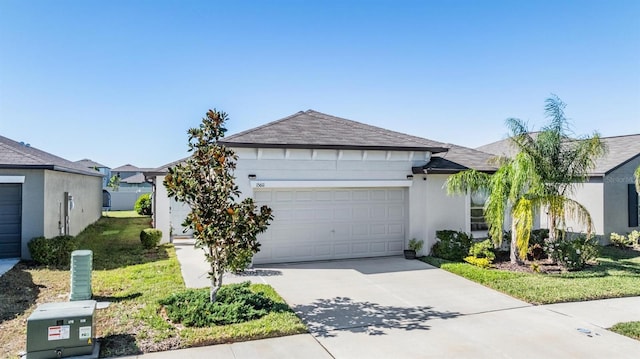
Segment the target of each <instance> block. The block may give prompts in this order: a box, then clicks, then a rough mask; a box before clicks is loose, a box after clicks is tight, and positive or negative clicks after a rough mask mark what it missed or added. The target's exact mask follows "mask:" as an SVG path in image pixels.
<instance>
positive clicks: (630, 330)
mask: <svg viewBox="0 0 640 359" xmlns="http://www.w3.org/2000/svg"><path fill="white" fill-rule="evenodd" d="M609 330H611V331H612V332H616V333H618V334H622V335H626V336H628V337H629V338H633V339H636V340H640V322H626V323H618V324H616V325H614V326H613V327H611V328H609Z"/></svg>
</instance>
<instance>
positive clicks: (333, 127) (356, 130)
mask: <svg viewBox="0 0 640 359" xmlns="http://www.w3.org/2000/svg"><path fill="white" fill-rule="evenodd" d="M220 143H223V144H225V145H227V146H230V147H273V148H317V149H321V148H333V149H337V148H340V149H369V150H406V151H431V152H433V153H437V152H444V151H446V150H447V149H446V146H445V145H444V144H443V143H441V142H436V141H431V140H428V139H425V138H420V137H416V136H411V135H407V134H404V133H400V132H395V131H390V130H387V129H384V128H380V127H375V126H371V125H366V124H363V123H360V122H356V121H352V120H347V119H344V118H340V117H335V116H331V115H327V114H324V113H320V112H317V111H313V110H307V111H300V112H298V113H295V114H293V115H291V116H288V117H285V118H283V119H281V120H277V121H274V122H270V123H267V124H265V125H263V126H259V127H256V128H253V129H250V130H247V131H244V132H240V133H238V134H235V135H232V136H229V137H226V138H224V139H223V140H222V141H220Z"/></svg>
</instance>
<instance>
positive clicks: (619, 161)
mask: <svg viewBox="0 0 640 359" xmlns="http://www.w3.org/2000/svg"><path fill="white" fill-rule="evenodd" d="M602 140H603V141H604V143H605V144H606V146H607V148H608V152H607V153H606V155H605V156H603V157H601V158H599V159H598V160H597V161H596V167H595V168H594V169H593V170H592V171H591V172H590V173H589V179H588V181H587V182H586V183H583V184H578V185H577V186H576V190H575V193H573V194H572V198H573V199H575V200H576V201H578V202H579V203H581V204H582V205H584V206H585V207H586V209H587V210H588V211H589V213H590V214H591V218H592V220H593V223H594V226H595V228H594V229H595V234H596V235H598V236H599V237H600V238H601V239H604V241H605V242H606V240H607V239H608V238H609V236H610V235H611V233H612V232H615V233H618V234H626V233H628V232H631V231H633V230H640V226H639V211H638V207H639V203H638V193H637V192H636V189H635V185H634V183H635V178H634V175H633V172H634V170H635V169H636V168H637V167H638V166H640V134H634V135H626V136H614V137H604V138H602ZM477 150H480V151H484V152H488V153H492V154H494V155H498V156H506V157H511V156H513V155H515V153H516V152H517V150H516V149H515V148H514V146H513V144H512V142H511V140H510V139H504V140H501V141H497V142H494V143H490V144H488V145H484V146H481V147H478V148H477ZM539 220H540V225H541V226H542V227H546V226H547V218H546V215H544V213H542V214H541V216H540V218H539ZM567 228H568V229H569V231H571V232H583V231H585V230H586V229H585V228H583V226H582V225H580V224H578V223H575V222H574V221H567Z"/></svg>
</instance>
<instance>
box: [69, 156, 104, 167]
mask: <svg viewBox="0 0 640 359" xmlns="http://www.w3.org/2000/svg"><path fill="white" fill-rule="evenodd" d="M76 163H77V164H79V165H82V166H85V167H87V168H94V167H96V168H109V167H107V166H105V165H103V164H100V163H98V162H96V161H93V160H90V159H88V158H83V159H81V160H79V161H76Z"/></svg>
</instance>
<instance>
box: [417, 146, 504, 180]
mask: <svg viewBox="0 0 640 359" xmlns="http://www.w3.org/2000/svg"><path fill="white" fill-rule="evenodd" d="M448 146H450V148H449V151H448V152H444V153H438V154H435V155H433V156H431V160H430V161H429V163H427V164H426V165H424V166H421V167H414V168H413V173H416V174H417V173H456V172H460V171H464V170H468V169H474V170H477V171H482V172H495V171H496V170H497V168H496V167H495V166H493V165H491V164H489V160H490V159H491V158H492V157H495V156H494V155H492V154H489V153H485V152H482V151H478V150H474V149H472V148H467V147H462V146H457V145H452V144H449V145H448Z"/></svg>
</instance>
